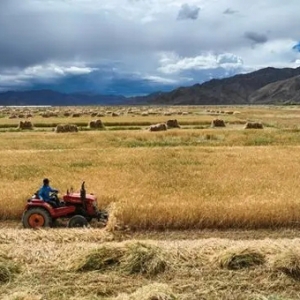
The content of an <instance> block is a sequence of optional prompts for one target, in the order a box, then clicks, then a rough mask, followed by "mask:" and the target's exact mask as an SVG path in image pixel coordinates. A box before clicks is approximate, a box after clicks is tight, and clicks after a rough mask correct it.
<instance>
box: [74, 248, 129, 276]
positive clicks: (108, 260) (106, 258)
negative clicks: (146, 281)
mask: <svg viewBox="0 0 300 300" xmlns="http://www.w3.org/2000/svg"><path fill="white" fill-rule="evenodd" d="M123 255H124V249H123V248H121V247H112V246H103V247H101V248H97V249H94V250H93V251H91V252H90V253H88V254H87V255H86V256H85V257H83V258H80V259H79V260H78V261H77V262H75V264H74V265H73V266H72V268H73V269H74V270H75V271H76V272H85V271H105V270H108V269H113V268H114V267H116V266H118V265H120V261H121V258H122V256H123Z"/></svg>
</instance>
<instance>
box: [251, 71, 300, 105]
mask: <svg viewBox="0 0 300 300" xmlns="http://www.w3.org/2000/svg"><path fill="white" fill-rule="evenodd" d="M249 102H250V103H255V104H270V103H272V104H273V103H275V104H276V103H278V104H280V103H281V104H282V103H300V76H299V75H298V76H295V77H292V78H289V79H286V80H281V81H277V82H274V83H270V84H268V85H266V86H264V87H262V88H261V89H259V90H257V91H256V92H254V93H253V94H251V96H250V97H249Z"/></svg>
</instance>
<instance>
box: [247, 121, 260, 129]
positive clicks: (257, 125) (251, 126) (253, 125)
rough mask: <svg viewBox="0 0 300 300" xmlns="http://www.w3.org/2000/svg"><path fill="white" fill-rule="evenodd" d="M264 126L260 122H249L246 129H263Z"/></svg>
mask: <svg viewBox="0 0 300 300" xmlns="http://www.w3.org/2000/svg"><path fill="white" fill-rule="evenodd" d="M263 128H264V126H263V124H262V123H259V122H247V123H246V125H245V129H263Z"/></svg>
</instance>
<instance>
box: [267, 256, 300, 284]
mask: <svg viewBox="0 0 300 300" xmlns="http://www.w3.org/2000/svg"><path fill="white" fill-rule="evenodd" d="M273 269H274V270H275V271H279V272H282V273H284V274H285V275H286V276H288V277H291V278H293V279H295V280H300V254H299V253H296V252H293V251H288V252H286V253H284V254H282V255H279V256H278V257H277V258H276V259H275V261H274V262H273Z"/></svg>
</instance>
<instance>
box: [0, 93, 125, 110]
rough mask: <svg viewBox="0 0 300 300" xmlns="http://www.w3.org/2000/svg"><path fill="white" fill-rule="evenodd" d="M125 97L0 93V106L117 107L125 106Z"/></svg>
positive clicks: (81, 94) (80, 94)
mask: <svg viewBox="0 0 300 300" xmlns="http://www.w3.org/2000/svg"><path fill="white" fill-rule="evenodd" d="M126 102H128V99H127V98H125V97H123V96H110V95H97V94H84V93H74V94H64V93H59V92H55V91H51V90H32V91H13V92H4V93H0V105H3V106H5V105H52V106H68V105H70V106H71V105H117V104H125V103H126Z"/></svg>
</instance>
